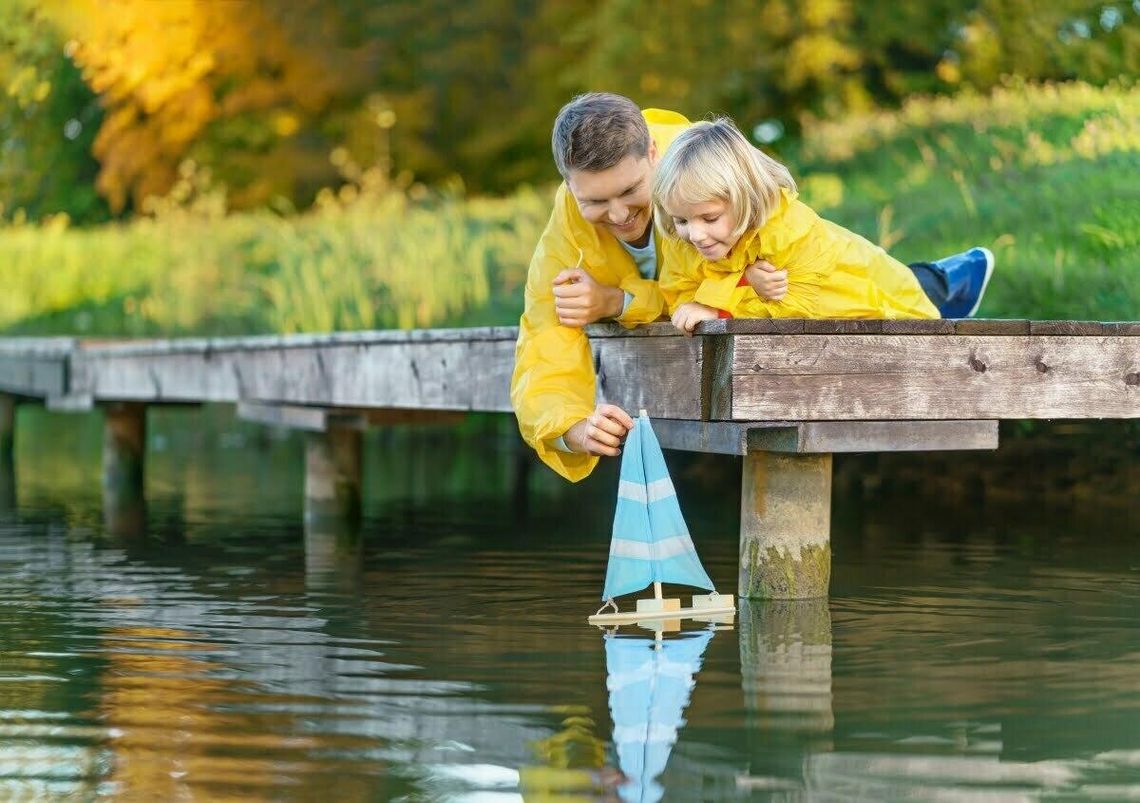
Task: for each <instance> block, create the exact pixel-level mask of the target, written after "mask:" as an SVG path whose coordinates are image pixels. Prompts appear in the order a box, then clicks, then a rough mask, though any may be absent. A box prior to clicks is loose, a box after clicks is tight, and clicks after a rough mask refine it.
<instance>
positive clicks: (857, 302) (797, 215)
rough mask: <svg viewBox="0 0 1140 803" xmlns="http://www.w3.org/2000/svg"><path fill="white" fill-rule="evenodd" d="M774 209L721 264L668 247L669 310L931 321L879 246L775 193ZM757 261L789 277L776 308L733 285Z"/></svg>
mask: <svg viewBox="0 0 1140 803" xmlns="http://www.w3.org/2000/svg"><path fill="white" fill-rule="evenodd" d="M780 193H781V198H780V203H779V206H778V207H777V208H776V210H775V211H774V212H773V213H772V215H771V217H769V218H768V220H767V221H766V222H765V223H764V225H763V226H761V227H760V228H759V229H753V230H751V231H746V232H745V233H744V235H743V236H742V237H741V238H740V241H739V242H738V243H737V244H736V245H735V246H734V247H733V249H732V252H731V253H730V254H729V255H728V256H727V257H726V258H724V259H722V260H718V261H716V262H709V261H708V260H706V259H704V257H702V256H701V254H700V252H699V251H697V249H696V248H693V247H692V246H690V245H688V244H682V247H681V248H679V249H675V248H674V247H673V245H675V244H677V243H680V242H681V241H680V240H677V239H675V238H671V239H672V243H671V244H670V245H669V246H667V253H668V257H667V258H666V259H662V260H661V265H662V269H661V292H662V295H664V296H665V301H666V303H667V305H668V307H669V311H670V312H673V311H674V310H675V309H676V308H677V307H678V306H680V305H681V304H684V303H686V302H688V301H696V302H698V303H700V304H706V305H708V306H710V307H715V308H716V309H720V310H725V311H726V312H728V313H730V314H731V315H732V316H733V317H734V318H937V317H939V315H938V309H937V308H936V307H935V306H934V305H933V304H932V303H931V302H930V299H929V298H927V296H926V293H925V292H923V290H922V287H921V285H919V283H918V279H916V278H915V277H914V273H913V272H912V271H911V269H910V268H908V267H907V266H906V265H904V264H903V263H901V262H899V261H898V260H897V259H894V258H893V257H891V256H890V255H888V254H887V252H886V251H884V250H883V249H882V248H880V247H879V246H877V245H872V244H871V243H870V242H868V241H867V240H865V239H863V238H862V237H860V236H859V235H858V234H855V233H854V232H852V231H848V230H847V229H845V228H843V227H842V226H839V225H836V224H835V223H832V222H831V221H829V220H824V219H823V218H821V217H820V216H819V215H817V214H816V213H815V212H814V211H812V209H811V208H810V207H808V206H807V205H806V204H804V203H802V202H801V201H800V200H799V199H798V198H797V197H796V193H795V192H794V191H792V190H787V189H781V191H780ZM759 258H763V259H766V260H768V261H769V262H771V263H772V264H773V265H775V266H776V267H777V268H780V269H781V270H787V271H788V293H787V295H786V296H784V297H783V298H782V299H781V300H779V301H768V300H766V299H764V298H761V297H760V296H758V295H756V292H755V291H754V290H753V289H752V288H751V287H750V286H748V285H747V284H746V285H745V286H743V287H740V286H738V283H739V282H740V279H741V277H742V276H743V275H744V269H745V267H747V266H748V265H751V264H752V263H753V262H755V261H756V260H757V259H759Z"/></svg>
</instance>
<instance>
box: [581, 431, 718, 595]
mask: <svg viewBox="0 0 1140 803" xmlns="http://www.w3.org/2000/svg"><path fill="white" fill-rule="evenodd" d="M651 583H681V584H683V585H688V586H695V587H697V588H704V589H707V590H709V591H712V590H713V583H712V580H710V579H709V576H708V573H707V572H706V571H705V568H704V567H703V566H702V565H701V561H700V558H698V557H697V550H696V548H695V547H694V546H693V539H692V538H690V537H689V528H688V527H686V526H685V519H684V517H683V516H682V515H681V506H680V505H679V504H678V503H677V492H676V491H675V490H674V489H673V481H672V480H671V479H670V478H669V469H668V468H666V466H665V457H664V455H662V454H661V445H660V444H659V443H658V442H657V436H656V435H655V434H654V432H653V426H652V425H651V424H650V423H649V417H648V416H647V415H645V414H644V413H642V415H641V416H639V417H638V419H637V421H635V422H634V427H633V430H631V431H630V433H629V437H628V438H626V442H625V450H624V451H623V452H622V458H621V479H620V482H619V483H618V500H617V510H616V512H615V513H614V529H613V538H612V540H611V541H610V561H609V565H608V567H607V568H606V583H605V587H604V588H603V589H602V599H604V600H609V599H613V598H614V597H617V596H621V595H622V594H631V593H633V592H635V591H640V590H641V589H643V588H646V587H647V586H649V585H650V584H651Z"/></svg>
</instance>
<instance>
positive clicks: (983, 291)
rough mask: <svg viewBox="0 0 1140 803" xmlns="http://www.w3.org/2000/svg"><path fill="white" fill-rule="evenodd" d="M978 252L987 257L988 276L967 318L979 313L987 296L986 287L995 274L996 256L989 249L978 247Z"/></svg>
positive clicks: (983, 281)
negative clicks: (983, 298)
mask: <svg viewBox="0 0 1140 803" xmlns="http://www.w3.org/2000/svg"><path fill="white" fill-rule="evenodd" d="M978 250H979V251H981V252H982V253H983V254H985V255H986V275H985V278H983V279H982V289H981V290H979V291H978V300H977V301H975V302H974V306H973V307H971V308H970V311H969V312H967V313H966V316H965V317H967V318H973V317H974V313H975V312H977V311H978V307H980V306H982V296H984V295H985V294H986V286H987V285H988V284H989V283H990V277H991V276H993V274H994V254H993V252H992V251H990V249H988V248H982V247H981V246H979V247H978Z"/></svg>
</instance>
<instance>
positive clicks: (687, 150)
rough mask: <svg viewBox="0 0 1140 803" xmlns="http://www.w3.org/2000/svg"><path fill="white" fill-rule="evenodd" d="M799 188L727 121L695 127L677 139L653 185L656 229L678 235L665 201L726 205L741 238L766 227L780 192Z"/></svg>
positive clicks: (659, 169) (782, 168) (662, 161)
mask: <svg viewBox="0 0 1140 803" xmlns="http://www.w3.org/2000/svg"><path fill="white" fill-rule="evenodd" d="M781 187H786V188H788V189H789V190H794V189H795V188H796V182H795V180H794V179H792V174H791V173H790V172H788V168H786V167H784V165H782V164H780V163H779V162H777V161H776V160H775V159H773V158H772V157H771V156H768V155H767V154H765V153H763V152H762V151H760V150H759V149H757V148H755V147H753V146H752V144H751V143H749V141H748V140H747V139H745V138H744V135H743V134H742V133H740V129H738V128H737V127H736V126H735V125H734V124H733V122H732V120H729V119H728V118H727V117H720V118H717V119H716V120H712V121H704V122H699V123H695V124H693V126H692V127H691V128H688V129H686V130H685V131H683V132H682V133H681V134H680V135H678V136H677V138H676V139H675V140H673V143H672V144H671V145H670V146H669V149H668V150H667V151H666V152H665V155H664V156H663V157H661V162H660V163H659V164H658V165H657V177H656V178H655V179H654V181H653V206H654V214H655V215H656V217H657V225H658V226H660V227H661V228H662V230H664V231H665V232H666V233H668V234H669V235H670V236H672V237H676V236H677V227H676V226H674V225H673V218H672V216H670V215H669V213H668V212H666V211H665V207H664V203H665V202H667V201H673V202H680V203H686V204H700V203H705V202H706V201H725V202H727V203H728V206H729V209H730V210H731V211H732V214H733V215H734V216H735V217H736V229H735V230H734V231H733V233H732V236H733V237H734V238H739V237H740V236H741V235H742V234H744V232H746V231H749V230H750V229H758V228H760V227H761V226H763V225H764V223H765V222H766V221H767V220H768V217H769V216H770V215H771V214H772V212H773V211H774V210H775V208H776V206H777V205H778V204H779V203H780V188H781Z"/></svg>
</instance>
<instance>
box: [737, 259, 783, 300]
mask: <svg viewBox="0 0 1140 803" xmlns="http://www.w3.org/2000/svg"><path fill="white" fill-rule="evenodd" d="M744 278H745V280H746V281H747V282H748V283H749V284H750V285H752V289H753V290H755V291H756V295H758V296H760V298H765V299H767V300H768V301H779V300H780V299H781V298H783V297H784V296H786V295H787V294H788V272H787V271H786V270H777V269H776V266H775V265H773V264H772V263H771V262H768V261H767V260H764V259H758V260H756V261H755V262H753V263H752V264H751V265H749V266H748V267H747V268H745V269H744Z"/></svg>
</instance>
